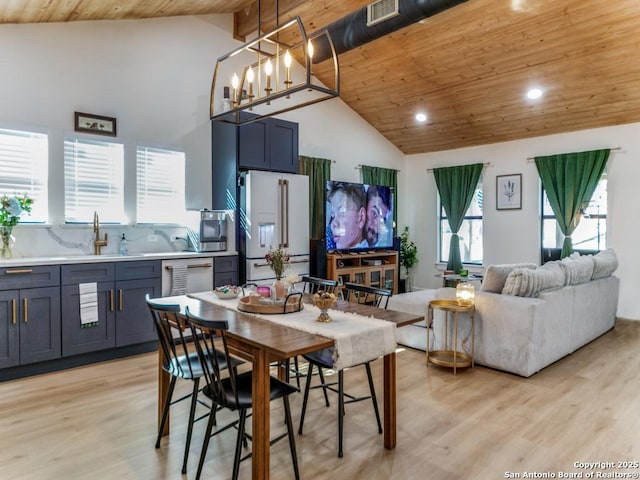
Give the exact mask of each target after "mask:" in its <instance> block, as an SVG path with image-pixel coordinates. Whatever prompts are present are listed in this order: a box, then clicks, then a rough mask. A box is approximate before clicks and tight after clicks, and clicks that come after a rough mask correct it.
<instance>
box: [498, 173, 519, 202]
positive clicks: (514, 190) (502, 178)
mask: <svg viewBox="0 0 640 480" xmlns="http://www.w3.org/2000/svg"><path fill="white" fill-rule="evenodd" d="M521 208H522V174H520V173H516V174H513V175H498V176H497V177H496V209H497V210H519V209H521Z"/></svg>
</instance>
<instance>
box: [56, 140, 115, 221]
mask: <svg viewBox="0 0 640 480" xmlns="http://www.w3.org/2000/svg"><path fill="white" fill-rule="evenodd" d="M123 186H124V147H123V145H122V144H119V143H111V142H99V141H94V140H84V139H74V140H65V142H64V216H65V221H66V222H70V223H72V222H87V223H88V222H92V221H93V213H94V212H98V215H99V216H100V221H101V222H106V223H124V222H125V214H124V193H123Z"/></svg>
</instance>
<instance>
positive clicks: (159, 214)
mask: <svg viewBox="0 0 640 480" xmlns="http://www.w3.org/2000/svg"><path fill="white" fill-rule="evenodd" d="M136 157H137V191H138V201H137V204H138V206H137V222H138V223H184V217H185V213H186V207H185V199H184V196H185V185H184V183H185V182H184V179H185V155H184V152H176V151H172V150H162V149H158V148H149V147H143V146H139V147H138V149H137V154H136Z"/></svg>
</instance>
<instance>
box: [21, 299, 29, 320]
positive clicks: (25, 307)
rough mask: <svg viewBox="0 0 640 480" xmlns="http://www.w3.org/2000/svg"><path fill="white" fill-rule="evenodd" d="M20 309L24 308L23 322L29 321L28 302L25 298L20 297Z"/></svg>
mask: <svg viewBox="0 0 640 480" xmlns="http://www.w3.org/2000/svg"><path fill="white" fill-rule="evenodd" d="M22 309H23V310H24V323H27V322H28V321H29V304H28V302H27V299H26V298H23V299H22Z"/></svg>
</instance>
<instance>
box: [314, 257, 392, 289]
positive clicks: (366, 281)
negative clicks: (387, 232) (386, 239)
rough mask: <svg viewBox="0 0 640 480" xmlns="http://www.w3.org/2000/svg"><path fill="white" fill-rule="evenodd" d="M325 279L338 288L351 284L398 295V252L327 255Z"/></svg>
mask: <svg viewBox="0 0 640 480" xmlns="http://www.w3.org/2000/svg"><path fill="white" fill-rule="evenodd" d="M327 278H329V279H331V280H336V281H337V282H338V286H340V285H344V284H345V283H346V282H352V283H360V284H362V285H369V286H372V287H378V288H387V289H389V290H391V291H392V292H393V293H394V294H395V293H398V252H396V251H395V250H377V251H374V252H369V253H357V254H350V253H327Z"/></svg>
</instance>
